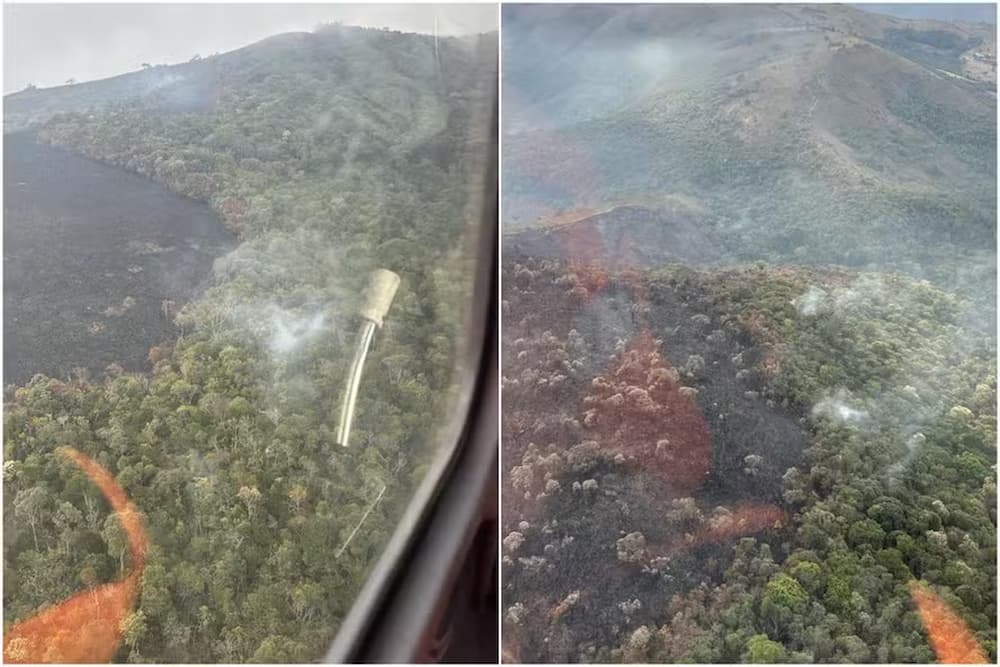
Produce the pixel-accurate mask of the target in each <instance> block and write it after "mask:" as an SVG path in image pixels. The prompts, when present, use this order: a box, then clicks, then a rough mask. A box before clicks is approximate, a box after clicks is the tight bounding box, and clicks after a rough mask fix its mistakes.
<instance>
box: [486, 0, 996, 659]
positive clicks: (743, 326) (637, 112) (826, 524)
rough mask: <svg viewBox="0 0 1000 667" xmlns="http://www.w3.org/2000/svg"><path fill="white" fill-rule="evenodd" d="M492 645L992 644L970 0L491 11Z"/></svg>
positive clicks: (989, 233)
mask: <svg viewBox="0 0 1000 667" xmlns="http://www.w3.org/2000/svg"><path fill="white" fill-rule="evenodd" d="M502 17H503V18H502V32H503V40H502V41H503V44H502V49H503V52H502V62H503V67H502V72H503V80H502V95H503V119H502V142H501V146H502V178H501V183H502V189H503V191H502V208H501V211H502V213H501V221H502V225H503V231H504V234H503V248H502V271H503V275H502V292H503V294H502V299H503V302H502V308H503V324H502V327H503V335H502V350H501V353H502V359H501V365H502V382H503V392H502V395H503V399H502V403H503V423H502V461H503V472H502V476H503V484H502V498H503V513H502V524H503V526H502V537H501V539H502V549H503V556H502V559H503V563H502V600H503V611H502V614H503V644H504V647H503V649H504V653H503V654H504V660H505V661H508V662H516V661H525V662H560V663H561V662H612V663H615V662H645V663H663V662H667V663H670V662H677V663H690V662H699V663H700V662H711V663H717V662H721V663H739V662H768V663H773V662H791V663H812V662H817V663H837V662H853V663H868V662H878V663H904V662H934V661H936V660H937V661H940V662H951V663H954V662H987V661H988V662H995V661H996V658H997V655H996V467H995V466H996V449H995V441H996V426H995V419H994V415H995V411H996V383H995V374H996V362H995V358H996V338H995V329H994V323H995V318H996V307H995V297H996V289H995V281H996V257H995V250H994V249H995V244H996V152H995V151H996V104H997V102H996V52H995V47H994V44H995V39H996V28H995V8H994V7H993V6H992V5H955V6H946V5H913V6H906V5H880V6H870V7H865V6H841V5H818V6H796V5H780V6H764V5H739V6H727V5H714V6H707V5H674V6H671V5H662V6H653V5H646V6H643V5H613V6H602V5H577V6H574V5H548V6H546V5H507V6H505V7H504V8H503V14H502Z"/></svg>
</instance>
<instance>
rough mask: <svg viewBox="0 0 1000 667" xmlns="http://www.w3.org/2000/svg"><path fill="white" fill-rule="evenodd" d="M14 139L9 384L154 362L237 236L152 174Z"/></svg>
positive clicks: (7, 273)
mask: <svg viewBox="0 0 1000 667" xmlns="http://www.w3.org/2000/svg"><path fill="white" fill-rule="evenodd" d="M4 139H5V141H4V339H5V342H4V383H5V384H9V383H23V382H26V381H27V380H28V379H30V378H31V376H32V375H34V374H35V373H45V374H47V375H51V376H53V377H66V376H67V375H68V374H70V373H71V372H73V369H74V368H77V367H80V368H85V369H88V370H90V371H92V372H100V371H103V370H104V368H105V367H107V366H108V365H109V364H112V363H117V364H120V365H121V366H123V367H124V368H126V369H127V370H142V369H144V368H145V367H146V356H147V354H148V352H149V348H150V347H151V346H153V345H157V344H159V343H162V342H164V341H172V340H174V339H175V338H176V336H177V333H178V332H177V330H176V328H175V326H174V324H173V314H174V312H175V311H176V309H177V308H178V307H180V306H182V305H183V304H184V303H185V302H186V301H187V300H189V299H190V298H191V297H192V296H194V295H195V294H196V293H197V292H198V291H199V289H201V288H202V286H203V285H204V283H205V281H206V279H208V277H209V276H210V275H211V271H212V262H213V260H214V259H215V258H216V257H218V256H219V255H221V254H223V253H225V252H227V251H229V250H231V249H232V248H233V247H234V246H235V240H234V237H233V236H232V234H231V233H230V232H228V231H227V230H226V229H225V227H223V226H222V224H220V222H219V221H218V219H217V218H216V216H215V214H214V213H213V212H212V211H211V209H210V208H209V207H208V206H206V205H205V204H202V203H199V202H196V201H194V200H192V199H188V198H186V197H182V196H179V195H177V194H175V193H172V192H170V191H169V190H167V189H166V188H164V187H162V186H160V185H158V184H156V183H153V182H152V181H149V180H147V179H144V178H142V177H140V176H137V175H134V174H129V173H126V172H124V171H122V170H119V169H115V168H113V167H109V166H107V165H105V164H101V163H99V162H96V161H94V160H90V159H88V158H85V157H82V156H80V155H78V154H74V153H71V152H69V151H65V150H60V149H58V148H53V147H50V146H46V145H44V144H41V143H38V142H36V141H35V139H34V137H33V136H32V135H31V134H30V133H26V132H19V133H14V134H9V135H7V136H6V137H5V138H4Z"/></svg>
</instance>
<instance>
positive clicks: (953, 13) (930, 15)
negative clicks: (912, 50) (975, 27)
mask: <svg viewBox="0 0 1000 667" xmlns="http://www.w3.org/2000/svg"><path fill="white" fill-rule="evenodd" d="M854 6H855V7H860V8H861V9H866V10H868V11H870V12H878V13H879V14H890V15H892V16H898V17H900V18H904V19H937V20H939V21H972V22H973V23H975V22H981V23H994V24H995V23H996V22H997V7H996V5H995V4H992V3H991V4H966V3H959V2H956V3H948V4H935V3H927V4H905V5H903V4H898V5H897V4H891V5H890V4H863V5H861V4H856V5H854Z"/></svg>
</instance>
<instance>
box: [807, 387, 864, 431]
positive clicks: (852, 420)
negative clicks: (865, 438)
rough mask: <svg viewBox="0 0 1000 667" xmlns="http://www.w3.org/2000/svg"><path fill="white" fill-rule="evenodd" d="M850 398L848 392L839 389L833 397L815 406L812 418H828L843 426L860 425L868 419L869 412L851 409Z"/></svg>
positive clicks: (824, 399) (828, 397)
mask: <svg viewBox="0 0 1000 667" xmlns="http://www.w3.org/2000/svg"><path fill="white" fill-rule="evenodd" d="M849 400H850V397H849V395H848V393H847V391H846V390H844V389H838V390H837V391H836V392H834V393H833V395H831V396H826V397H825V398H823V399H822V400H820V401H819V402H818V403H817V404H816V405H814V406H813V409H812V416H813V418H817V417H826V418H827V419H831V420H833V421H836V422H840V423H842V424H845V425H848V424H859V423H861V422H863V421H865V420H866V419H868V412H867V411H866V410H861V409H858V408H854V407H851V405H850V404H849V403H848V401H849Z"/></svg>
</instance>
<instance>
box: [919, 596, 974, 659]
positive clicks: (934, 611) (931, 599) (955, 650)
mask: <svg viewBox="0 0 1000 667" xmlns="http://www.w3.org/2000/svg"><path fill="white" fill-rule="evenodd" d="M910 593H911V594H912V595H913V603H914V604H915V605H916V607H917V611H918V612H919V613H920V620H922V621H923V623H924V628H925V629H926V630H927V636H928V637H930V640H931V646H932V647H933V648H934V653H936V654H937V657H938V661H939V662H942V663H946V664H952V665H982V664H985V663H987V662H989V660H987V659H986V654H985V653H984V652H983V649H982V648H981V647H980V646H979V643H978V642H977V641H976V637H975V635H973V634H972V630H970V629H969V626H968V625H966V623H965V621H963V620H962V619H961V617H959V615H958V614H956V613H955V610H953V609H952V608H951V607H950V606H949V605H948V603H946V602H945V601H944V600H942V599H941V598H940V597H938V596H937V595H935V594H934V593H932V592H931V591H930V589H928V588H927V587H926V586H924V585H922V584H920V583H918V582H916V581H914V582H912V583H911V584H910Z"/></svg>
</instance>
